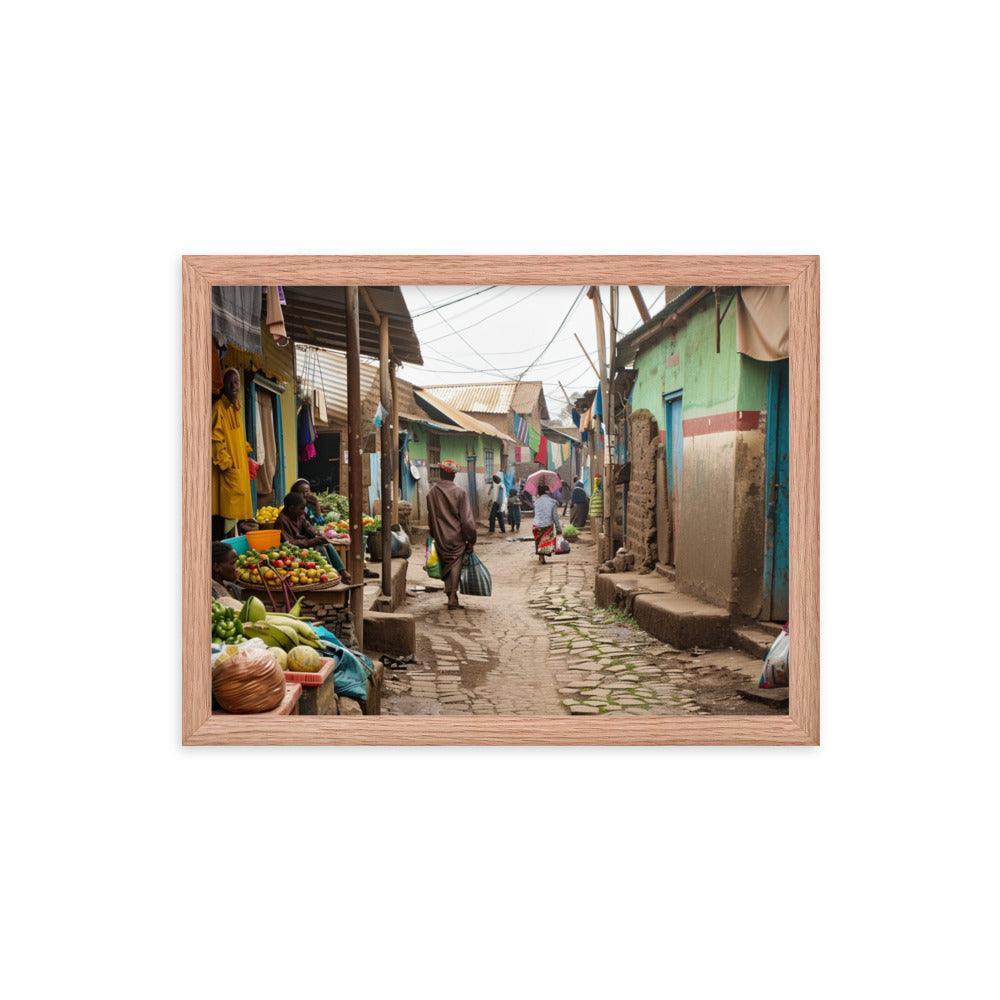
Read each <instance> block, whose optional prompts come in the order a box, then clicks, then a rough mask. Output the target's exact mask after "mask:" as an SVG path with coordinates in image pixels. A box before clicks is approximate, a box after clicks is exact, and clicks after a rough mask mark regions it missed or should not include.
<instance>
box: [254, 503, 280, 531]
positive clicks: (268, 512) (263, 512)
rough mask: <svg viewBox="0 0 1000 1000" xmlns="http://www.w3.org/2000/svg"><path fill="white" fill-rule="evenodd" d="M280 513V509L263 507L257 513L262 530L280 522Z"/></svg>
mask: <svg viewBox="0 0 1000 1000" xmlns="http://www.w3.org/2000/svg"><path fill="white" fill-rule="evenodd" d="M280 513H281V508H280V507H261V508H260V509H259V510H258V511H257V523H258V524H259V525H260V526H261V527H262V528H270V527H271V525H272V524H274V522H275V521H277V520H278V515H279V514H280Z"/></svg>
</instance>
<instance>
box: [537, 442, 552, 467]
mask: <svg viewBox="0 0 1000 1000" xmlns="http://www.w3.org/2000/svg"><path fill="white" fill-rule="evenodd" d="M548 444H549V440H548V438H541V439H540V441H539V444H538V450H537V451H536V452H535V461H536V462H538V463H540V464H541V465H545V464H546V463H547V462H548Z"/></svg>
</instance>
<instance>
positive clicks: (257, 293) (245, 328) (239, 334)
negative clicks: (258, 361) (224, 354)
mask: <svg viewBox="0 0 1000 1000" xmlns="http://www.w3.org/2000/svg"><path fill="white" fill-rule="evenodd" d="M261 305H262V296H261V287H260V285H213V286H212V337H213V339H214V340H215V342H216V343H217V344H218V345H219V346H220V347H227V346H228V345H229V344H232V345H234V346H235V347H239V348H240V349H241V350H244V351H250V352H251V353H253V354H260V353H261V335H260V331H261V324H260V316H261Z"/></svg>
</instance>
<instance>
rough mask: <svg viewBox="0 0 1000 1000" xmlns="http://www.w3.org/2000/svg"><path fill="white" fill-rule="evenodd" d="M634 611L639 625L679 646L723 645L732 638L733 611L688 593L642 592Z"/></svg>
mask: <svg viewBox="0 0 1000 1000" xmlns="http://www.w3.org/2000/svg"><path fill="white" fill-rule="evenodd" d="M633 614H634V615H635V620H636V622H637V623H638V624H639V627H640V628H642V629H643V630H645V631H646V632H648V633H649V634H650V635H652V636H654V637H655V638H657V639H659V640H660V641H661V642H667V643H669V644H670V645H671V646H676V647H677V648H679V649H690V648H691V647H693V646H700V647H701V648H702V649H720V648H722V647H723V646H726V645H727V644H728V642H729V627H730V614H729V612H728V611H726V610H725V609H724V608H717V607H715V606H714V605H712V604H706V603H705V602H703V601H699V600H697V599H696V598H694V597H689V596H688V595H687V594H681V593H678V592H677V591H669V592H667V593H661V594H639V595H638V596H637V597H636V599H635V607H634V611H633Z"/></svg>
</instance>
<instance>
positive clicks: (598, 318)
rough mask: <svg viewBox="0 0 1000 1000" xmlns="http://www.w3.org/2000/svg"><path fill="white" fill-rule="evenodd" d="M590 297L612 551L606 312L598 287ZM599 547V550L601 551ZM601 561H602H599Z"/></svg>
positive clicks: (606, 528)
mask: <svg viewBox="0 0 1000 1000" xmlns="http://www.w3.org/2000/svg"><path fill="white" fill-rule="evenodd" d="M587 295H588V297H589V298H590V300H591V302H593V304H594V326H595V327H596V332H597V358H598V366H599V368H600V371H599V372H598V377H599V378H600V380H601V402H602V407H601V409H602V410H603V414H604V418H603V422H604V454H603V456H602V458H603V466H604V478H603V487H602V489H603V499H604V537H605V539H606V540H607V544H608V548H609V550H611V549H612V548H613V545H612V540H611V496H612V486H611V448H610V445H611V425H610V423H609V422H608V410H609V401H610V397H611V394H610V393H609V392H608V357H607V353H606V351H607V347H606V341H605V334H604V310H603V309H602V307H601V293H600V290H599V289H598V288H597V286H596V285H591V286H590V291H589V292H587ZM600 547H601V546H600V545H598V549H600ZM613 555H614V552H613V551H609V555H608V558H609V559H610V558H611V556H613ZM598 561H600V559H598Z"/></svg>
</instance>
